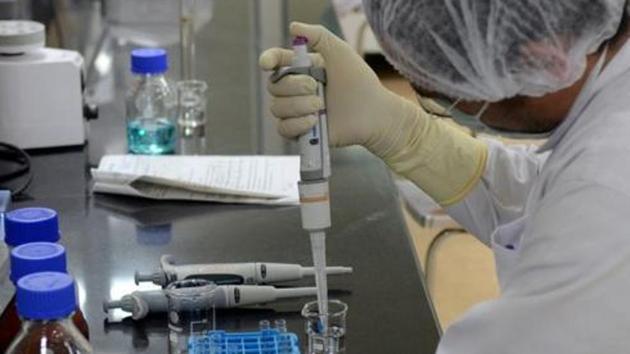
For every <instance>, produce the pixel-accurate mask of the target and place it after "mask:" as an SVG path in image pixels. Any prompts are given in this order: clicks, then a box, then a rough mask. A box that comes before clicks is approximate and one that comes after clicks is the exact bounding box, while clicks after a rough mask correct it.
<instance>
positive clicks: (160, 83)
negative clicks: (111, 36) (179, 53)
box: [127, 48, 177, 155]
mask: <svg viewBox="0 0 630 354" xmlns="http://www.w3.org/2000/svg"><path fill="white" fill-rule="evenodd" d="M167 70H168V55H167V53H166V50H164V49H159V48H141V49H134V50H133V51H132V52H131V72H132V74H133V75H134V79H133V82H132V84H131V87H130V89H129V92H128V94H127V145H128V148H129V152H130V153H132V154H143V155H163V154H172V153H174V152H175V146H176V142H177V132H176V126H175V115H176V113H177V107H176V104H177V98H176V94H175V91H174V90H173V88H172V87H171V85H170V84H169V82H168V80H167V79H166V72H167Z"/></svg>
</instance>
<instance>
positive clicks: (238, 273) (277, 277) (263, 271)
mask: <svg viewBox="0 0 630 354" xmlns="http://www.w3.org/2000/svg"><path fill="white" fill-rule="evenodd" d="M326 273H327V274H329V275H341V274H350V273H352V268H350V267H328V268H326ZM313 276H315V270H314V268H313V267H303V266H301V265H299V264H286V263H263V262H257V263H214V264H213V263H210V264H176V263H175V261H174V259H173V257H172V256H170V255H163V256H162V257H161V258H160V269H159V270H158V271H156V272H154V273H150V274H142V273H139V272H136V274H135V281H136V284H139V283H141V282H152V283H154V284H157V285H160V286H162V287H166V286H167V285H168V284H170V283H172V282H174V281H177V280H184V279H193V278H194V279H205V280H208V281H211V282H213V283H215V284H217V285H222V284H277V283H283V282H288V281H295V280H300V279H302V278H304V277H313Z"/></svg>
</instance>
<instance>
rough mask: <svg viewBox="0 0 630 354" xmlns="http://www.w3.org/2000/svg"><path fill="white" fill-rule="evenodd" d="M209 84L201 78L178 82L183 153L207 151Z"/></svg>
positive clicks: (193, 153)
mask: <svg viewBox="0 0 630 354" xmlns="http://www.w3.org/2000/svg"><path fill="white" fill-rule="evenodd" d="M207 95H208V85H207V84H206V83H205V82H204V81H201V80H183V81H179V82H178V83H177V124H178V127H179V132H180V152H181V154H182V155H200V154H203V153H205V151H206V104H207V99H208V97H207Z"/></svg>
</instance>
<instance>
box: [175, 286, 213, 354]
mask: <svg viewBox="0 0 630 354" xmlns="http://www.w3.org/2000/svg"><path fill="white" fill-rule="evenodd" d="M215 290H216V285H215V284H213V283H212V282H209V281H207V280H203V279H187V280H181V281H177V282H174V283H171V284H170V285H169V286H167V287H166V290H165V293H166V299H167V304H168V329H169V345H170V349H171V353H172V354H174V353H187V352H188V339H189V338H190V337H191V336H195V335H200V334H203V333H205V332H206V331H208V329H209V323H210V319H211V311H212V310H213V309H212V308H210V307H209V306H208V304H212V303H213V302H214V296H215Z"/></svg>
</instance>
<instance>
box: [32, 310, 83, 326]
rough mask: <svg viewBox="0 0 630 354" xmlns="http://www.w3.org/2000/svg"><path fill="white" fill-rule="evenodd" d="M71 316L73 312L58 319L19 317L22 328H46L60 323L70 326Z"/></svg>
mask: <svg viewBox="0 0 630 354" xmlns="http://www.w3.org/2000/svg"><path fill="white" fill-rule="evenodd" d="M72 316H74V312H72V313H71V314H69V315H68V317H60V318H52V319H46V320H39V319H32V318H26V317H22V316H20V319H22V327H25V326H27V327H34V326H46V325H49V324H52V323H60V324H72Z"/></svg>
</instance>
